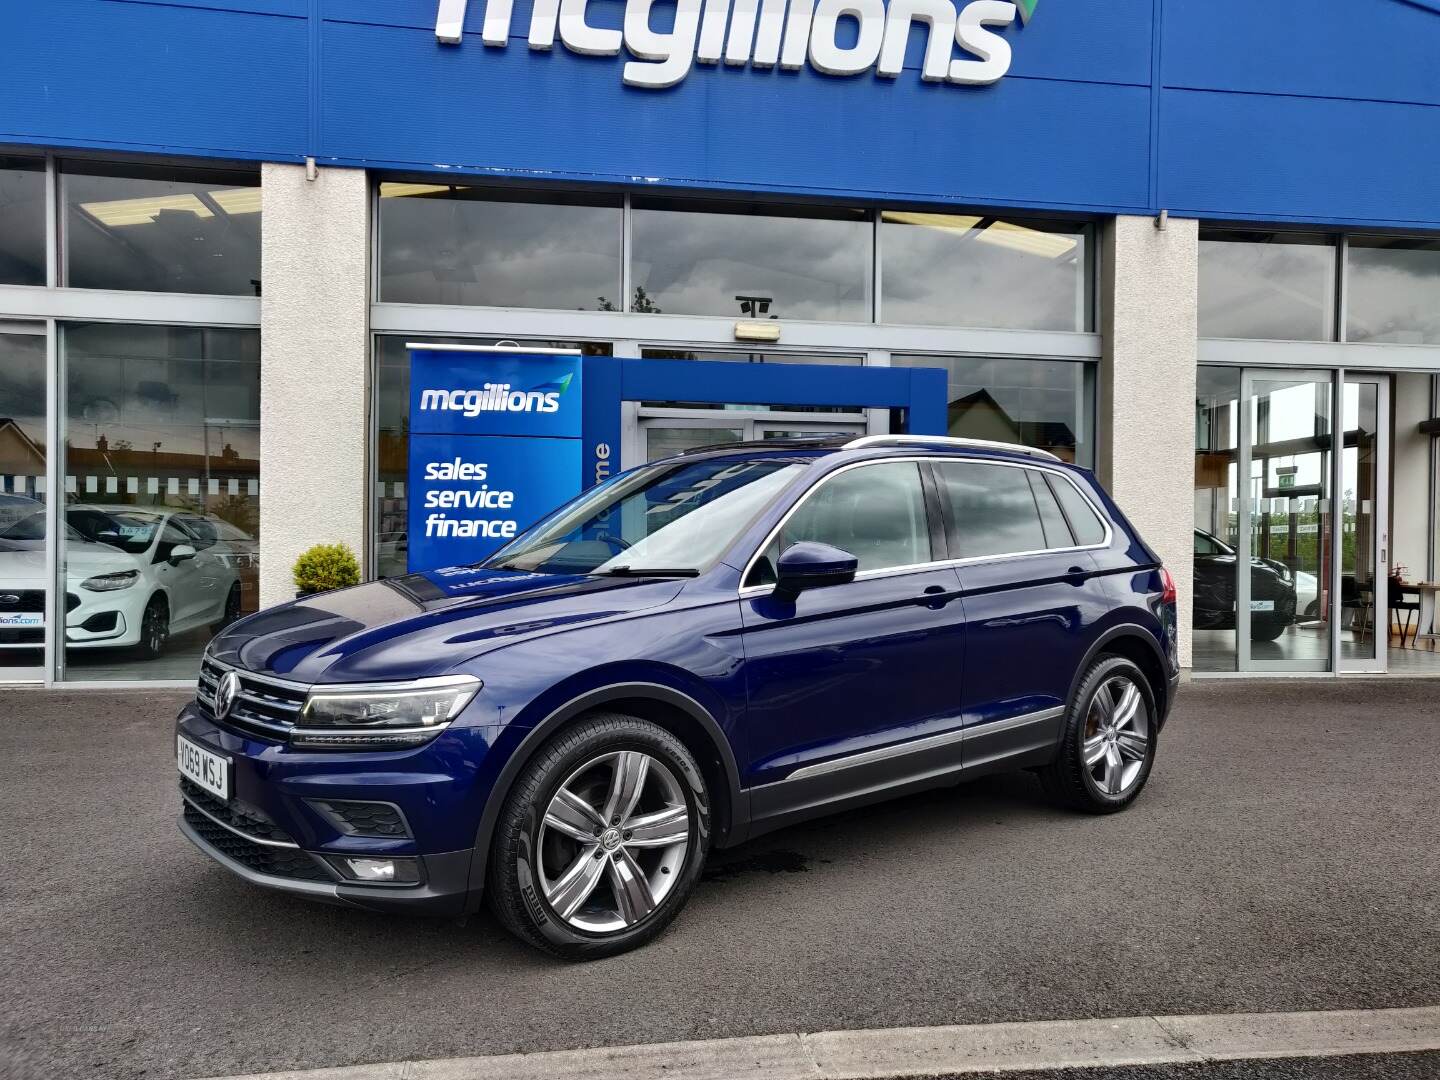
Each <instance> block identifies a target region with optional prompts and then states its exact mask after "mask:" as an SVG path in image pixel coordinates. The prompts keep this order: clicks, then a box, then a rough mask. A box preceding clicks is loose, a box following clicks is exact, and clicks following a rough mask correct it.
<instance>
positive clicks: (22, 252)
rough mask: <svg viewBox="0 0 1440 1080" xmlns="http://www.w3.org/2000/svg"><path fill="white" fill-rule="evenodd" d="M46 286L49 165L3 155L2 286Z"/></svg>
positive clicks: (0, 175)
mask: <svg viewBox="0 0 1440 1080" xmlns="http://www.w3.org/2000/svg"><path fill="white" fill-rule="evenodd" d="M44 284H45V162H44V161H42V160H41V159H39V158H24V157H6V156H5V155H3V154H0V285H44Z"/></svg>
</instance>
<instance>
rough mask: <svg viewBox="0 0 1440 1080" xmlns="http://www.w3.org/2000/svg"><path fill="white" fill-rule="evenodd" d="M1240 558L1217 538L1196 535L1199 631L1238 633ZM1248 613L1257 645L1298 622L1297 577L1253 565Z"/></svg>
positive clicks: (1264, 563)
mask: <svg viewBox="0 0 1440 1080" xmlns="http://www.w3.org/2000/svg"><path fill="white" fill-rule="evenodd" d="M1236 558H1237V556H1236V553H1235V549H1234V548H1232V547H1231V546H1230V545H1229V544H1227V543H1225V542H1224V541H1223V540H1221V539H1220V538H1219V537H1217V536H1211V535H1210V534H1209V533H1207V532H1201V531H1200V530H1199V529H1196V530H1195V613H1194V616H1193V618H1192V619H1191V622H1192V624H1193V625H1194V627H1195V629H1197V630H1233V629H1235V563H1236ZM1250 611H1251V615H1250V636H1251V637H1252V638H1254V639H1256V640H1257V641H1274V640H1275V639H1276V638H1278V637H1279V636H1280V635H1281V634H1283V633H1284V632H1285V628H1286V627H1287V626H1289V625H1290V624H1291V623H1293V622H1294V621H1295V575H1294V574H1293V573H1292V572H1291V570H1290V568H1289V567H1288V566H1286V565H1285V564H1284V563H1282V562H1276V561H1275V560H1274V559H1257V558H1252V559H1251V560H1250Z"/></svg>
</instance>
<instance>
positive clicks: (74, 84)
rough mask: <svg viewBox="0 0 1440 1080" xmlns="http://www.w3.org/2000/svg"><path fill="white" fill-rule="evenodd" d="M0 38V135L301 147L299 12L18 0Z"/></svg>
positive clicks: (288, 155)
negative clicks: (1, 51)
mask: <svg viewBox="0 0 1440 1080" xmlns="http://www.w3.org/2000/svg"><path fill="white" fill-rule="evenodd" d="M214 6H221V5H220V3H219V2H218V0H217V4H216V5H214ZM242 6H243V5H242ZM251 6H252V7H254V6H256V5H255V4H253V3H252V5H251ZM264 6H271V7H274V8H276V9H279V8H282V7H286V6H293V5H290V4H281V3H278V2H277V3H275V4H273V5H264ZM19 9H23V14H17V12H18V11H19ZM0 40H3V41H4V42H5V61H4V63H3V64H0V141H4V140H16V141H24V142H36V143H42V144H43V143H51V144H58V145H72V146H76V145H78V146H95V147H109V146H121V147H133V148H136V149H142V150H167V151H172V152H182V153H196V154H202V155H205V154H214V155H216V156H225V157H266V158H273V159H275V160H286V159H294V158H298V157H301V156H303V155H304V152H305V125H306V109H305V102H306V89H305V88H306V80H307V77H308V54H307V44H306V42H307V23H306V21H305V20H304V19H298V18H287V17H281V16H275V15H256V14H253V13H249V12H246V11H238V12H237V11H216V10H205V9H201V8H198V7H192V6H188V5H179V6H158V5H153V4H132V3H105V2H101V0H45V2H44V3H23V2H21V0H11V2H10V3H8V4H6V5H4V10H3V12H0Z"/></svg>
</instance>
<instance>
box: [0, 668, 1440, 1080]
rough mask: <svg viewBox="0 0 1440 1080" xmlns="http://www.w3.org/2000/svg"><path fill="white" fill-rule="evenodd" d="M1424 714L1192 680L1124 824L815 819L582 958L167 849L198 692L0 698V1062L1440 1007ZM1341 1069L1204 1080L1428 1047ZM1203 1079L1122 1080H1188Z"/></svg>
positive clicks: (1437, 729) (562, 1045)
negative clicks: (315, 895)
mask: <svg viewBox="0 0 1440 1080" xmlns="http://www.w3.org/2000/svg"><path fill="white" fill-rule="evenodd" d="M1437 695H1440V683H1436V682H1428V681H1421V680H1416V681H1410V682H1403V681H1389V682H1376V681H1357V682H1350V681H1345V682H1319V681H1317V682H1310V681H1305V682H1299V681H1291V680H1285V681H1278V682H1270V683H1254V682H1222V683H1217V682H1210V683H1197V684H1194V685H1191V686H1188V687H1186V688H1185V690H1184V692H1183V695H1182V699H1181V701H1180V703H1179V705H1178V706H1177V711H1176V714H1175V716H1174V717H1173V718H1172V721H1171V723H1170V725H1169V726H1168V727H1167V728H1166V730H1165V732H1164V734H1163V736H1162V737H1161V740H1160V758H1159V762H1158V764H1157V766H1156V769H1155V771H1154V774H1153V776H1152V779H1151V782H1150V786H1149V788H1148V789H1147V791H1146V792H1145V793H1144V794H1143V795H1142V797H1141V798H1140V800H1139V801H1138V802H1137V803H1136V805H1135V806H1134V807H1133V808H1132V809H1131V810H1130V811H1128V812H1126V813H1124V814H1121V815H1118V816H1113V817H1105V818H1092V817H1083V816H1077V815H1073V814H1070V813H1066V812H1064V811H1060V810H1057V809H1054V808H1052V807H1051V806H1050V805H1049V804H1047V803H1046V802H1045V800H1044V799H1043V797H1042V796H1041V794H1040V791H1039V787H1038V785H1037V784H1036V783H1035V781H1034V780H1033V779H1032V778H1031V777H1029V776H1026V775H1017V776H1006V777H997V778H991V779H987V780H984V781H981V782H978V783H976V784H973V785H969V786H965V787H961V788H956V789H954V790H947V791H941V792H934V793H928V794H924V795H921V796H916V797H912V798H907V799H902V800H898V801H895V802H892V803H888V804H885V805H882V806H878V807H874V808H870V809H866V810H863V811H856V812H853V813H849V814H845V815H842V816H839V817H835V818H831V819H827V820H823V821H818V822H814V823H810V824H807V825H804V826H800V827H796V828H792V829H788V830H785V831H783V832H779V833H775V834H771V835H769V836H766V837H763V838H761V839H759V840H757V841H755V842H754V843H752V844H749V845H746V846H744V847H741V848H739V849H736V850H734V851H730V852H724V853H719V854H718V855H717V856H716V857H715V859H714V860H713V864H712V866H711V867H710V869H709V871H708V872H707V875H706V880H705V881H704V883H703V884H702V885H701V886H700V888H699V889H697V891H696V893H695V895H694V897H693V898H692V900H691V903H690V905H689V907H688V909H687V910H686V911H685V912H684V913H683V914H682V915H681V917H680V918H679V920H677V922H676V923H675V925H674V927H673V928H672V929H671V930H670V932H669V933H667V934H666V935H665V936H664V937H662V938H661V939H660V940H659V941H658V942H656V943H655V944H653V945H651V946H650V947H648V948H646V949H644V950H641V951H640V952H638V953H633V954H630V955H627V956H622V957H617V958H614V959H611V960H605V961H599V962H595V963H590V964H585V965H567V964H563V963H561V962H558V961H555V960H551V959H548V958H546V957H543V956H541V955H539V954H537V953H535V952H533V951H531V950H529V949H527V948H526V947H524V946H522V945H520V944H518V943H516V942H514V941H512V940H511V939H510V938H509V937H508V936H507V935H506V934H505V933H504V932H503V931H502V930H501V929H500V928H499V927H498V926H497V925H496V924H495V922H494V921H493V920H492V919H491V918H490V917H489V916H488V915H484V916H479V917H476V918H473V919H471V920H469V921H468V922H467V923H465V924H463V925H461V924H457V923H455V922H449V921H431V920H425V919H419V918H404V917H387V916H380V915H370V914H366V913H363V912H357V911H350V910H347V909H341V908H333V907H326V906H323V905H316V904H309V903H305V902H303V901H299V900H295V899H290V898H286V897H278V896H273V895H271V894H268V893H266V892H263V891H259V890H256V889H253V888H251V887H249V886H247V885H245V884H244V883H242V882H240V881H237V880H235V879H233V878H231V877H230V876H229V875H228V874H227V873H225V872H224V871H223V870H221V869H219V868H218V867H215V866H213V865H212V864H210V863H209V862H208V861H207V860H205V859H204V858H203V857H202V856H200V855H199V854H198V853H196V852H195V851H194V850H193V849H192V848H191V847H190V845H189V843H188V842H186V841H185V840H184V839H183V838H182V837H181V836H180V835H179V833H178V832H177V831H176V829H175V826H174V818H175V815H176V812H177V808H178V796H177V794H176V792H175V789H174V776H173V767H174V766H173V761H172V758H173V742H172V738H171V728H170V718H171V716H173V714H174V712H175V710H176V709H177V708H178V706H179V704H180V702H181V700H182V699H183V695H180V694H175V693H168V692H114V693H109V692H96V691H84V692H80V691H9V692H5V693H0V822H3V823H4V827H5V828H6V829H7V830H8V831H9V834H10V838H11V839H10V842H9V843H8V844H6V845H5V846H4V849H3V850H4V855H3V856H0V859H3V862H0V869H3V871H4V872H3V874H0V910H3V915H4V917H3V919H0V956H3V957H4V958H5V963H4V969H3V970H4V976H3V978H0V1072H3V1073H5V1074H6V1075H15V1076H24V1077H27V1078H29V1077H47V1076H66V1077H76V1076H86V1077H106V1078H109V1077H119V1078H127V1080H128V1078H140V1077H144V1078H147V1080H165V1078H183V1077H194V1076H208V1075H224V1074H235V1073H243V1072H259V1071H269V1070H277V1069H284V1068H316V1067H321V1066H330V1065H349V1064H358V1063H363V1062H374V1061H403V1060H410V1059H417V1058H443V1057H450V1056H459V1055H482V1054H502V1053H514V1052H523V1051H532V1050H552V1049H569V1048H577V1047H588V1046H602V1045H618V1044H635V1043H650V1042H661V1041H669V1040H679V1039H710V1038H717V1037H728V1036H734V1035H751V1034H770V1033H782V1032H793V1031H827V1030H836V1029H843V1028H876V1027H891V1026H905V1025H929V1024H969V1023H987V1022H995V1021H1007V1020H1011V1021H1021V1020H1043V1019H1073V1018H1084V1017H1104V1016H1139V1015H1153V1014H1182V1013H1223V1012H1242V1011H1243V1012H1271V1011H1288V1010H1310V1009H1347V1008H1387V1007H1401V1006H1422V1005H1435V1004H1440V933H1437V926H1440V844H1437V841H1436V837H1440V799H1437V797H1436V790H1437V785H1436V775H1437V770H1440V703H1437ZM1355 1060H1356V1061H1357V1062H1358V1064H1356V1066H1355V1068H1356V1070H1357V1071H1354V1072H1350V1073H1343V1074H1342V1073H1338V1072H1333V1071H1325V1070H1329V1069H1332V1066H1334V1065H1335V1062H1333V1061H1331V1062H1324V1061H1321V1062H1316V1063H1313V1067H1311V1066H1310V1065H1307V1064H1306V1063H1305V1062H1290V1063H1274V1062H1272V1063H1253V1070H1252V1071H1249V1072H1246V1071H1235V1070H1238V1069H1242V1067H1244V1068H1249V1067H1250V1063H1241V1064H1238V1065H1234V1066H1224V1067H1223V1068H1228V1069H1231V1071H1230V1072H1223V1071H1220V1072H1206V1073H1204V1074H1203V1075H1204V1077H1205V1080H1222V1078H1223V1080H1229V1078H1230V1077H1232V1076H1233V1077H1235V1078H1236V1080H1239V1078H1242V1077H1244V1078H1249V1077H1255V1078H1256V1080H1281V1078H1284V1080H1289V1078H1291V1077H1294V1078H1297V1080H1298V1078H1306V1080H1309V1078H1312V1077H1313V1078H1316V1080H1319V1078H1329V1077H1331V1076H1340V1075H1347V1076H1351V1075H1353V1076H1358V1077H1367V1078H1368V1077H1369V1076H1371V1075H1374V1076H1376V1077H1380V1076H1384V1077H1389V1076H1396V1077H1406V1078H1408V1077H1411V1076H1433V1075H1436V1074H1437V1072H1440V1069H1437V1068H1436V1056H1435V1055H1407V1056H1404V1057H1395V1058H1392V1059H1385V1061H1387V1062H1392V1063H1393V1065H1394V1069H1395V1071H1393V1072H1384V1071H1379V1072H1373V1073H1370V1072H1365V1071H1361V1070H1363V1069H1368V1068H1371V1064H1370V1063H1369V1062H1368V1061H1367V1060H1365V1059H1355ZM1380 1064H1381V1065H1383V1064H1384V1062H1381V1063H1380ZM1307 1067H1311V1071H1310V1072H1304V1071H1295V1070H1297V1069H1303V1068H1307ZM1376 1067H1377V1068H1378V1067H1380V1066H1379V1065H1377V1066H1376ZM1193 1068H1194V1067H1192V1066H1178V1065H1177V1066H1165V1067H1154V1068H1150V1069H1148V1070H1145V1069H1141V1070H1131V1071H1130V1072H1128V1073H1127V1072H1125V1071H1108V1072H1106V1073H1105V1077H1106V1080H1122V1078H1123V1080H1131V1078H1132V1077H1133V1080H1152V1078H1154V1080H1172V1078H1173V1080H1191V1077H1192V1076H1198V1075H1199V1074H1196V1073H1194V1072H1193V1071H1189V1072H1187V1071H1186V1070H1187V1069H1192V1070H1193ZM1215 1068H1217V1069H1218V1068H1222V1067H1220V1066H1215ZM1286 1069H1290V1070H1291V1071H1288V1072H1287V1071H1285V1070H1286ZM1167 1070H1168V1071H1167ZM1266 1070H1269V1071H1266ZM1317 1070H1318V1071H1317ZM1401 1070H1409V1071H1401ZM1416 1070H1418V1071H1416ZM1426 1070H1429V1071H1426ZM1049 1075H1052V1076H1054V1075H1063V1076H1065V1077H1066V1078H1067V1080H1069V1076H1070V1074H1049ZM1076 1075H1077V1077H1079V1076H1081V1075H1083V1078H1084V1080H1093V1076H1094V1074H1093V1073H1089V1074H1076Z"/></svg>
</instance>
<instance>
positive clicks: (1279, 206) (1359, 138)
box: [1160, 90, 1440, 227]
mask: <svg viewBox="0 0 1440 1080" xmlns="http://www.w3.org/2000/svg"><path fill="white" fill-rule="evenodd" d="M1161 111H1162V115H1163V117H1164V121H1165V131H1166V136H1165V140H1166V141H1165V143H1164V145H1163V151H1164V158H1165V163H1166V168H1165V172H1164V180H1163V182H1162V185H1161V190H1160V201H1161V203H1162V204H1164V205H1167V206H1171V207H1174V208H1176V209H1177V210H1181V211H1184V212H1186V213H1192V214H1195V215H1198V216H1209V217H1226V216H1230V215H1232V214H1237V215H1240V216H1248V217H1257V218H1267V217H1268V218H1275V219H1279V220H1301V221H1319V222H1326V221H1340V222H1343V221H1373V222H1376V223H1379V224H1395V225H1402V226H1403V225H1406V224H1425V225H1427V226H1428V227H1434V225H1435V223H1436V222H1437V219H1440V193H1437V188H1436V185H1435V177H1436V176H1437V175H1440V108H1436V107H1434V106H1423V105H1395V104H1385V103H1377V102H1360V101H1325V100H1319V99H1315V98H1284V97H1262V96H1257V95H1249V94H1210V93H1199V92H1193V91H1184V90H1167V91H1166V92H1165V95H1164V98H1163V99H1162V105H1161Z"/></svg>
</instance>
